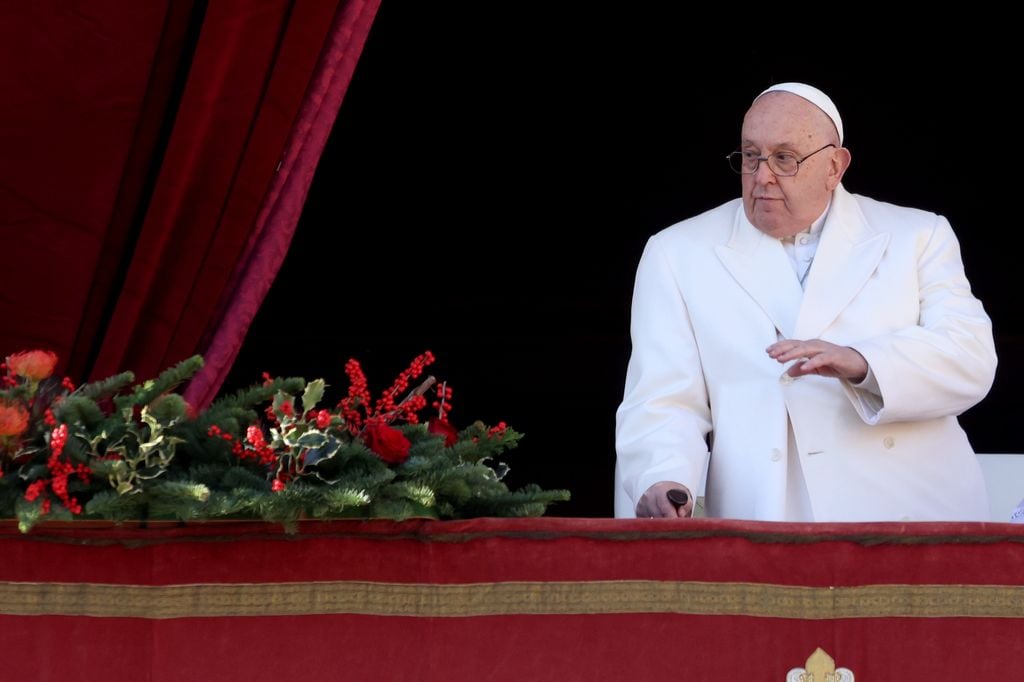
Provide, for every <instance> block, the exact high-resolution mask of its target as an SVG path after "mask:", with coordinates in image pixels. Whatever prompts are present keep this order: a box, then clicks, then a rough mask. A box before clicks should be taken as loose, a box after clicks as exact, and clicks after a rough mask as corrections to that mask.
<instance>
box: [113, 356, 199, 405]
mask: <svg viewBox="0 0 1024 682" xmlns="http://www.w3.org/2000/svg"><path fill="white" fill-rule="evenodd" d="M202 368H203V358H202V356H201V355H193V356H192V357H190V358H188V359H185V360H182V361H181V362H179V363H178V364H176V365H174V366H173V367H169V368H167V369H165V370H164V371H163V372H161V373H160V374H159V375H158V376H157V377H156V378H155V379H151V380H150V381H146V382H144V383H142V384H140V385H139V386H136V387H135V390H134V391H133V392H132V393H131V394H129V395H122V396H117V397H116V398H114V405H115V406H116V407H117V409H118V410H125V409H127V408H129V407H132V406H134V405H148V404H149V403H151V402H152V401H153V400H154V399H155V398H156V397H157V396H159V395H162V394H164V393H166V392H168V391H170V390H171V389H173V388H175V387H176V386H179V385H180V384H182V383H184V382H186V381H188V380H189V379H191V378H192V377H193V376H194V375H195V373H196V372H198V371H199V370H200V369H202Z"/></svg>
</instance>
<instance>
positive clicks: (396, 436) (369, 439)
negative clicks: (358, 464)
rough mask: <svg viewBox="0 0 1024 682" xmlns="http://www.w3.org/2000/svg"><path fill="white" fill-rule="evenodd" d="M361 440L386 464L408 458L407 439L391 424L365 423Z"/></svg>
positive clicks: (408, 444) (396, 462) (408, 443)
mask: <svg viewBox="0 0 1024 682" xmlns="http://www.w3.org/2000/svg"><path fill="white" fill-rule="evenodd" d="M363 442H364V443H366V447H368V448H370V449H371V450H373V451H374V452H375V453H376V454H377V456H378V457H380V458H381V459H382V460H384V461H385V462H387V463H388V464H401V463H402V462H404V461H405V460H407V459H409V446H410V445H412V444H411V443H410V442H409V439H408V438H406V437H405V436H404V435H402V432H401V431H399V430H398V429H396V428H394V427H393V426H388V425H387V424H380V423H377V422H374V423H370V424H367V425H366V429H365V430H364V431H363Z"/></svg>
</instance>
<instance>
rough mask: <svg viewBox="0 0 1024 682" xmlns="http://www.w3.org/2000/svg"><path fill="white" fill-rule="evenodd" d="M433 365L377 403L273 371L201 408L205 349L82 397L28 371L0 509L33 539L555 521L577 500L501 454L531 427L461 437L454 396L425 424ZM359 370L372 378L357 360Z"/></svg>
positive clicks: (17, 395)
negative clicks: (415, 521)
mask: <svg viewBox="0 0 1024 682" xmlns="http://www.w3.org/2000/svg"><path fill="white" fill-rule="evenodd" d="M431 361H432V356H429V354H425V355H423V356H420V358H417V360H416V361H414V362H413V365H411V366H410V369H409V370H407V371H406V372H404V373H403V377H404V378H403V377H400V381H396V383H395V384H394V385H393V386H392V388H390V389H388V390H387V391H385V393H384V394H383V397H382V398H381V401H379V402H376V403H374V402H373V401H371V400H370V399H369V397H368V394H366V393H365V392H363V393H359V392H358V391H359V390H363V391H365V389H355V388H353V389H351V390H350V394H349V397H348V398H346V399H344V400H342V401H341V403H339V404H338V405H337V406H336V407H328V406H324V405H321V403H323V402H324V398H325V394H326V390H327V388H328V385H327V384H326V383H325V382H324V381H323V380H322V379H317V380H315V381H309V382H307V381H306V380H305V379H302V378H297V377H293V378H272V379H267V380H266V381H264V382H263V383H262V384H259V385H255V386H253V387H251V388H248V389H245V390H242V391H238V392H237V393H234V394H232V395H229V396H225V397H222V398H220V399H219V400H217V401H216V402H214V403H213V404H212V405H211V406H210V407H209V408H208V409H206V410H202V411H200V412H199V414H197V415H196V414H193V413H192V410H191V408H190V407H189V406H188V405H187V404H186V402H185V400H184V398H182V396H181V395H179V394H177V393H174V392H173V391H174V389H175V388H176V387H178V386H180V385H181V384H182V383H184V382H185V381H187V380H188V379H189V378H190V377H191V376H193V375H194V374H195V372H197V371H198V370H199V369H200V368H201V367H202V359H201V358H200V357H198V356H196V357H193V358H189V359H188V360H186V361H184V362H182V363H179V364H178V365H175V366H174V367H172V368H170V369H168V370H166V371H164V372H163V373H161V374H160V375H159V376H158V377H157V378H155V379H152V380H149V381H145V382H143V383H141V384H139V385H136V386H131V385H130V384H131V382H132V381H133V377H132V375H131V373H128V372H125V373H123V374H119V375H117V376H114V377H111V378H109V379H106V380H103V381H98V382H93V383H90V384H86V385H84V386H82V387H79V388H78V389H77V390H74V387H73V386H68V385H66V384H60V383H58V382H56V380H55V379H46V380H44V381H38V380H35V379H33V380H32V381H31V382H29V381H22V380H21V378H20V377H15V379H14V380H12V381H8V386H7V388H6V389H3V390H0V401H2V402H0V405H2V406H6V409H8V410H9V411H10V412H9V415H11V414H14V412H13V411H16V410H18V409H21V408H19V407H18V405H25V408H24V410H25V413H26V414H29V413H30V424H29V425H28V427H26V428H25V430H24V431H23V432H22V433H21V434H20V435H16V436H11V435H5V436H2V438H3V440H0V465H2V470H0V473H2V476H0V517H3V516H6V517H15V518H17V520H18V524H19V528H21V529H22V530H23V531H25V532H27V531H29V530H30V529H31V528H32V527H33V526H34V525H35V524H37V523H39V522H40V521H41V520H44V519H58V520H60V519H72V518H98V519H109V520H113V521H117V522H124V521H136V520H158V519H170V520H178V521H196V520H204V519H217V518H238V519H262V520H264V521H271V522H276V523H281V524H283V525H284V526H285V527H286V528H289V529H293V528H295V527H296V524H297V522H298V521H299V520H301V519H309V518H386V519H395V520H403V519H409V518H430V519H459V518H470V517H475V516H540V515H542V514H544V512H545V511H546V509H547V508H548V506H549V505H551V504H553V503H555V502H559V501H564V500H567V499H568V498H569V493H568V492H567V491H564V490H543V489H541V488H540V487H539V486H536V485H527V486H525V487H524V488H522V489H520V490H514V491H513V490H510V489H509V488H508V487H507V486H506V484H505V483H504V482H503V479H504V476H505V473H506V472H507V471H508V467H507V466H506V465H505V464H504V463H503V462H502V460H501V458H502V457H503V456H504V455H505V454H506V452H507V451H508V450H510V449H511V448H514V447H515V446H516V445H517V444H518V442H519V440H520V438H521V435H520V434H519V433H517V432H516V431H514V430H512V429H510V428H508V427H506V426H505V425H504V424H499V425H498V426H497V427H493V428H489V427H488V426H487V425H485V424H483V423H480V422H476V423H474V424H471V425H470V426H469V427H467V428H465V429H463V430H462V431H460V432H458V433H457V436H456V434H455V431H454V430H453V429H451V427H448V426H447V409H449V408H450V405H449V404H447V402H446V401H447V399H448V398H447V396H450V392H449V393H448V394H446V398H445V401H441V403H440V404H442V405H443V407H442V408H441V409H440V411H439V413H438V414H439V415H440V422H441V424H442V426H443V427H444V428H443V429H441V430H440V431H438V432H431V431H432V430H435V426H436V424H433V423H432V424H431V427H430V428H429V429H428V427H427V426H426V425H425V424H422V423H417V422H418V419H417V418H416V417H415V412H416V411H418V410H425V409H427V408H426V405H427V403H428V400H427V398H426V396H425V394H427V392H428V391H429V390H436V391H437V392H438V395H439V396H440V395H442V393H443V391H444V389H443V388H441V389H437V388H436V386H435V383H436V382H435V381H434V379H433V377H429V378H428V379H427V380H426V381H424V382H423V383H422V384H421V385H420V386H419V387H417V388H416V389H414V390H412V391H410V392H409V395H408V396H406V397H404V398H402V397H401V396H398V392H399V391H400V390H405V387H406V386H408V385H409V380H410V379H415V378H416V377H418V376H419V373H420V372H422V368H423V366H425V365H426V364H429V362H431ZM352 367H354V369H353V368H352ZM346 372H348V373H349V375H350V377H352V376H353V374H356V375H357V378H359V377H358V375H361V370H360V369H359V367H358V363H356V364H355V365H353V366H347V367H346ZM12 376H13V375H12ZM354 383H355V384H357V385H360V386H363V387H365V378H361V380H360V381H354ZM432 387H433V389H432ZM353 391H356V392H355V393H353ZM19 401H20V402H19ZM438 404H439V403H437V402H435V406H436V405H438ZM12 406H13V407H12ZM47 408H48V409H47ZM14 416H17V415H16V414H14ZM9 419H13V417H10V416H9ZM403 422H407V423H403ZM370 431H372V432H373V433H372V434H370V433H369V432H370ZM371 435H372V438H371ZM446 437H448V438H449V440H448V443H447V444H446V440H445V438H446Z"/></svg>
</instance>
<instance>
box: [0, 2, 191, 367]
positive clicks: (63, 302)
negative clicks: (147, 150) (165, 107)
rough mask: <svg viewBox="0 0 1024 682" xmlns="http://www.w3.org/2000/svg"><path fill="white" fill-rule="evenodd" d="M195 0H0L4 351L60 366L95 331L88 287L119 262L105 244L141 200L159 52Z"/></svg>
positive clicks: (0, 329)
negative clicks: (32, 352)
mask: <svg viewBox="0 0 1024 682" xmlns="http://www.w3.org/2000/svg"><path fill="white" fill-rule="evenodd" d="M191 4H192V3H190V2H181V3H179V2H174V3H169V2H166V1H160V0H153V1H152V2H131V3H125V2H123V1H122V0H96V1H95V2H88V3H73V2H60V1H56V0H41V1H39V2H5V3H0V64H3V68H0V97H2V99H3V106H0V256H2V259H3V267H0V356H3V355H7V354H8V353H11V352H15V351H18V350H23V349H29V348H46V349H51V350H53V351H55V352H57V353H58V355H59V356H60V359H61V367H64V366H66V363H67V361H68V357H69V355H70V353H71V349H72V347H73V346H74V344H75V334H76V332H77V331H78V329H79V327H83V326H84V328H86V329H92V327H91V326H89V325H88V324H85V323H84V321H83V313H84V311H85V309H86V307H87V300H88V297H89V293H90V289H91V287H92V284H93V282H94V281H95V280H98V279H103V278H104V277H105V276H106V275H108V274H109V270H110V269H111V268H112V267H116V266H117V260H116V259H114V260H113V261H111V260H109V259H108V258H107V256H108V255H109V254H108V253H106V252H105V249H107V248H109V247H112V248H115V249H116V242H118V241H123V237H122V236H121V234H120V228H121V227H122V226H123V223H122V222H121V219H120V218H121V214H122V212H123V211H124V210H128V211H129V212H130V206H131V205H132V202H134V201H137V200H138V198H139V191H140V188H139V187H138V186H137V182H136V180H137V178H136V175H135V174H136V173H137V172H138V169H137V165H138V160H137V159H136V156H135V153H136V152H135V150H136V147H137V145H138V146H141V147H146V146H147V145H151V144H152V134H151V132H150V129H151V123H152V119H151V117H149V116H147V111H148V106H149V103H150V102H151V101H153V98H154V97H156V96H157V95H156V94H155V93H153V92H152V86H153V85H154V84H155V83H157V82H162V81H164V80H165V79H164V75H163V74H164V71H163V69H164V63H163V62H161V49H163V48H164V47H165V46H170V45H173V44H174V43H175V42H176V41H180V40H181V38H182V35H183V34H184V26H185V21H184V19H183V18H187V15H188V13H189V11H190V6H191ZM146 162H148V159H146ZM122 207H124V208H122ZM115 227H116V228H117V229H114V228H115ZM115 232H116V234H114V233H115ZM108 234H110V239H111V240H112V242H114V243H115V244H113V245H108ZM118 255H120V254H118Z"/></svg>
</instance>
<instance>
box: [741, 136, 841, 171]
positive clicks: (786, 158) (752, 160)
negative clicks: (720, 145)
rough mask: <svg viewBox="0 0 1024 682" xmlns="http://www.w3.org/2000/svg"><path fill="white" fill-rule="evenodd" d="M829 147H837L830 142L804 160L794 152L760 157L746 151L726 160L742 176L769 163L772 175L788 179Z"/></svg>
mask: <svg viewBox="0 0 1024 682" xmlns="http://www.w3.org/2000/svg"><path fill="white" fill-rule="evenodd" d="M829 147H835V145H834V144H832V143H831V142H830V143H828V144H827V145H825V146H824V147H821V148H820V149H815V150H814V151H813V152H811V153H810V154H808V155H807V156H805V157H804V158H802V159H798V158H797V157H796V154H794V153H793V152H775V153H773V154H769V155H768V156H758V155H757V152H753V151H746V150H744V151H735V152H733V153H732V154H729V155H728V156H726V157H725V159H726V161H728V162H729V167H730V168H732V169H733V170H734V171H736V172H737V173H739V174H740V175H750V174H752V173H756V172H757V169H758V168H759V167H760V166H761V162H762V161H767V162H768V168H769V170H771V172H772V173H775V175H777V176H779V177H788V176H790V175H796V172H797V171H798V170H800V164H801V163H803V162H804V161H806V160H807V159H809V158H811V157H812V156H814V155H815V154H817V153H818V152H820V151H824V150H826V149H828V148H829Z"/></svg>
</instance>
